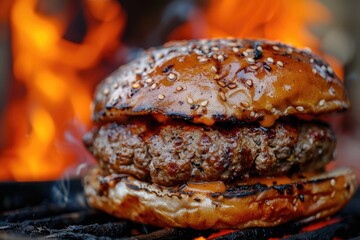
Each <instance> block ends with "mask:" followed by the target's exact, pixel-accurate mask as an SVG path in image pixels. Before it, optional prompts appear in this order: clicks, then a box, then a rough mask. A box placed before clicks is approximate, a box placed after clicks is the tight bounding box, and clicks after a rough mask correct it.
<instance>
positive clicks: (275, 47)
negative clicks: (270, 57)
mask: <svg viewBox="0 0 360 240" xmlns="http://www.w3.org/2000/svg"><path fill="white" fill-rule="evenodd" d="M272 48H273V49H274V50H275V51H279V50H280V48H279V47H278V46H273V47H272Z"/></svg>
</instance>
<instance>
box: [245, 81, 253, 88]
mask: <svg viewBox="0 0 360 240" xmlns="http://www.w3.org/2000/svg"><path fill="white" fill-rule="evenodd" d="M245 83H246V85H248V86H249V87H251V86H252V85H253V82H252V81H251V80H250V79H248V80H246V82H245Z"/></svg>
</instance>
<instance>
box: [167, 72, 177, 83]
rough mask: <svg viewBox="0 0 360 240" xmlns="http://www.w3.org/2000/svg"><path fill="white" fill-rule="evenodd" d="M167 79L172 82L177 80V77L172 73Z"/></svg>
mask: <svg viewBox="0 0 360 240" xmlns="http://www.w3.org/2000/svg"><path fill="white" fill-rule="evenodd" d="M168 79H169V80H171V81H174V80H176V79H177V76H176V75H175V74H173V73H170V74H169V76H168Z"/></svg>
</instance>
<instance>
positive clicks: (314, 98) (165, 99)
mask: <svg viewBox="0 0 360 240" xmlns="http://www.w3.org/2000/svg"><path fill="white" fill-rule="evenodd" d="M348 107H349V101H348V97H347V95H346V93H345V90H344V86H343V83H342V81H341V80H339V78H338V77H337V76H336V75H335V73H334V72H333V70H332V69H331V67H330V66H329V65H328V64H327V63H325V62H323V61H322V60H321V59H320V58H319V57H317V56H316V55H314V54H312V53H311V52H310V51H308V50H306V49H305V50H300V49H296V48H293V47H291V46H288V45H285V44H282V43H278V42H270V41H258V40H257V41H253V40H239V39H215V40H197V41H179V42H171V43H168V44H166V45H165V46H164V47H161V48H156V49H151V50H148V51H146V52H145V53H144V54H143V55H142V56H141V57H139V58H137V59H135V60H134V61H132V62H130V63H129V64H127V65H124V66H122V67H120V68H119V69H118V70H117V71H115V72H114V73H113V74H112V75H110V76H109V77H108V78H107V79H105V81H103V83H102V84H101V85H100V86H99V87H98V89H97V93H96V97H95V101H94V116H93V118H94V120H95V121H97V122H104V121H116V120H118V119H119V118H121V116H123V115H140V114H152V113H161V114H163V115H166V116H170V117H178V118H184V119H187V120H190V121H193V122H199V123H204V124H207V125H211V124H213V123H214V122H216V121H228V120H240V121H246V122H253V121H259V122H260V123H261V124H262V125H263V126H266V127H267V126H271V125H272V124H273V122H274V121H275V120H276V119H277V118H279V117H282V116H288V115H299V114H301V115H303V114H307V115H318V114H322V113H328V112H332V111H339V110H344V109H346V108H348Z"/></svg>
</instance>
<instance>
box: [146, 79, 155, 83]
mask: <svg viewBox="0 0 360 240" xmlns="http://www.w3.org/2000/svg"><path fill="white" fill-rule="evenodd" d="M152 81H153V79H152V78H147V79H146V80H145V82H146V83H152Z"/></svg>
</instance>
